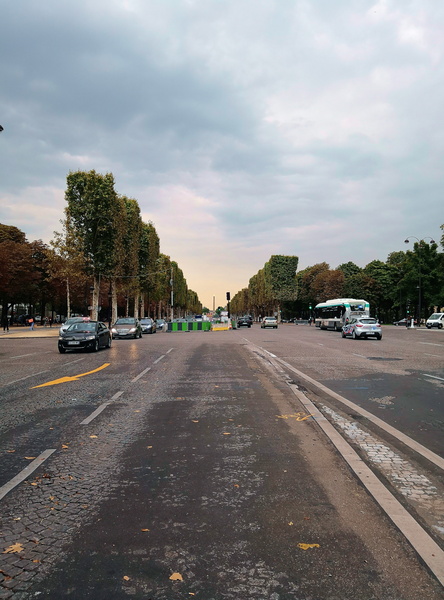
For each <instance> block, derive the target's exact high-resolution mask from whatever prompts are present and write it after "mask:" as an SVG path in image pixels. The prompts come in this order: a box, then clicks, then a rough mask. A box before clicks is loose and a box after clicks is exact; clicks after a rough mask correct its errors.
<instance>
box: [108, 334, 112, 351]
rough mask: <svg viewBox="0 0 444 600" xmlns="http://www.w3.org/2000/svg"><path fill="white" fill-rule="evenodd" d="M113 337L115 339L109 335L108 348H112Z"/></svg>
mask: <svg viewBox="0 0 444 600" xmlns="http://www.w3.org/2000/svg"><path fill="white" fill-rule="evenodd" d="M112 339H113V338H112V337H111V336H109V338H108V344H107V348H111V344H112Z"/></svg>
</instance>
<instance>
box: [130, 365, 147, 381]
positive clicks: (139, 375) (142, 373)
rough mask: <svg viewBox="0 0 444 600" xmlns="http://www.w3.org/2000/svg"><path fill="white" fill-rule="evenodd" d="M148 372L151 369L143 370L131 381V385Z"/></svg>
mask: <svg viewBox="0 0 444 600" xmlns="http://www.w3.org/2000/svg"><path fill="white" fill-rule="evenodd" d="M148 371H151V367H147V368H146V369H144V370H143V371H142V372H141V373H139V374H138V375H137V377H134V379H132V380H131V383H135V382H136V381H138V380H139V379H140V378H141V377H143V376H144V375H145V373H148Z"/></svg>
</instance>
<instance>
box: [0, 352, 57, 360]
mask: <svg viewBox="0 0 444 600" xmlns="http://www.w3.org/2000/svg"><path fill="white" fill-rule="evenodd" d="M34 354H40V352H31V354H20V356H10V357H9V358H5V360H12V359H14V358H25V356H34ZM45 354H48V352H45Z"/></svg>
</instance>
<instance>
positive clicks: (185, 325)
mask: <svg viewBox="0 0 444 600" xmlns="http://www.w3.org/2000/svg"><path fill="white" fill-rule="evenodd" d="M210 330H211V323H210V322H209V321H186V322H179V323H174V322H173V323H168V333H171V332H175V331H210Z"/></svg>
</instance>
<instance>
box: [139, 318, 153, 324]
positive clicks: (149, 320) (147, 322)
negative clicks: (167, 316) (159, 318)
mask: <svg viewBox="0 0 444 600" xmlns="http://www.w3.org/2000/svg"><path fill="white" fill-rule="evenodd" d="M140 322H141V323H142V325H151V319H141V321H140Z"/></svg>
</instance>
